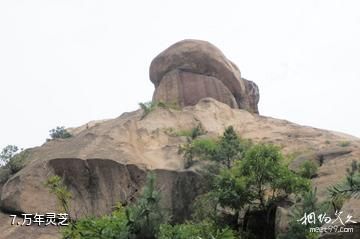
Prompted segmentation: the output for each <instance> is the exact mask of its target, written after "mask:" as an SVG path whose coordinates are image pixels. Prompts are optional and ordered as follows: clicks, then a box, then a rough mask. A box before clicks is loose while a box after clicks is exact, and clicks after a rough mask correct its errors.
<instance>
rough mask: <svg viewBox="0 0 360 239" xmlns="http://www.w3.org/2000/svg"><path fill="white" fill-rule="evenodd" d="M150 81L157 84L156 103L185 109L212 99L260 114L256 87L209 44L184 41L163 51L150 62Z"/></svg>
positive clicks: (154, 98)
mask: <svg viewBox="0 0 360 239" xmlns="http://www.w3.org/2000/svg"><path fill="white" fill-rule="evenodd" d="M150 80H151V81H152V82H153V84H154V85H155V92H154V95H153V101H163V102H169V103H176V104H178V105H179V106H181V107H184V106H188V105H195V104H197V103H198V101H199V100H200V99H202V98H206V97H211V98H214V99H216V100H217V101H220V102H222V103H225V104H227V105H229V106H230V107H231V108H235V109H236V108H240V109H245V110H247V111H249V112H251V113H256V114H258V113H259V111H258V107H257V104H258V102H259V89H258V87H257V85H256V84H255V83H254V82H252V81H248V80H246V79H244V78H241V73H240V70H239V68H238V67H237V66H236V65H235V64H234V63H232V62H231V61H230V60H228V59H227V58H226V57H225V56H224V54H223V53H222V52H221V51H220V50H219V49H218V48H217V47H215V46H214V45H212V44H211V43H209V42H206V41H200V40H183V41H180V42H177V43H175V44H174V45H172V46H170V47H169V48H167V49H166V50H164V51H163V52H162V53H160V54H159V55H158V56H156V57H155V58H154V60H153V61H152V62H151V65H150Z"/></svg>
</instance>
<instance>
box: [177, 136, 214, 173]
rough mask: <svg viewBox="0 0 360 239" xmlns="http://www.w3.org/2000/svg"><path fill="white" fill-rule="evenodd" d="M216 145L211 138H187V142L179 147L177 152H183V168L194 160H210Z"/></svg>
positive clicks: (189, 165)
mask: <svg viewBox="0 0 360 239" xmlns="http://www.w3.org/2000/svg"><path fill="white" fill-rule="evenodd" d="M217 147H218V145H217V143H216V141H214V140H212V139H195V140H191V139H190V138H188V142H187V143H186V144H183V145H181V146H180V147H179V151H178V153H179V154H183V159H184V161H185V168H189V167H191V166H192V165H193V164H194V162H195V161H196V160H210V159H211V158H212V157H213V154H214V152H215V151H216V148H217Z"/></svg>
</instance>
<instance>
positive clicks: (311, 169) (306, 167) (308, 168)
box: [299, 160, 319, 179]
mask: <svg viewBox="0 0 360 239" xmlns="http://www.w3.org/2000/svg"><path fill="white" fill-rule="evenodd" d="M318 168H319V165H318V164H317V163H315V162H314V161H311V160H305V161H304V162H303V163H302V164H301V166H300V171H299V174H300V175H301V176H302V177H304V178H309V179H311V178H313V177H314V176H316V173H317V170H318Z"/></svg>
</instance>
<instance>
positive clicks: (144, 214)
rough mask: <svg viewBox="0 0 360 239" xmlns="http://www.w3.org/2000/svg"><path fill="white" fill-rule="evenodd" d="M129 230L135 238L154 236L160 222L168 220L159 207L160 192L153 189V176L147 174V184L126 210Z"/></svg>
mask: <svg viewBox="0 0 360 239" xmlns="http://www.w3.org/2000/svg"><path fill="white" fill-rule="evenodd" d="M126 218H127V221H128V228H129V232H130V233H131V234H133V235H136V238H144V239H146V238H154V236H155V235H156V234H157V233H158V232H159V228H160V224H162V223H166V221H167V220H168V218H167V215H166V214H165V213H164V210H163V209H162V208H161V207H160V194H159V192H158V191H156V190H155V176H154V175H153V174H149V175H148V180H147V184H146V186H145V188H144V191H143V194H142V196H141V197H140V198H139V199H138V201H137V202H136V204H135V205H133V206H130V207H128V208H127V210H126Z"/></svg>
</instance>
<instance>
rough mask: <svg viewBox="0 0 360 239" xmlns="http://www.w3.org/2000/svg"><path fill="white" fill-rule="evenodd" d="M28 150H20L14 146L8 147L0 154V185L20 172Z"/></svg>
mask: <svg viewBox="0 0 360 239" xmlns="http://www.w3.org/2000/svg"><path fill="white" fill-rule="evenodd" d="M27 156H28V150H24V151H23V150H22V149H21V150H20V149H19V148H18V147H17V146H16V145H8V146H6V147H5V148H3V150H2V151H1V153H0V165H1V164H2V166H0V183H4V182H6V181H7V180H8V179H9V178H10V177H11V175H13V174H15V173H17V172H18V171H20V170H21V169H22V168H23V167H24V166H25V162H26V158H27Z"/></svg>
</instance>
